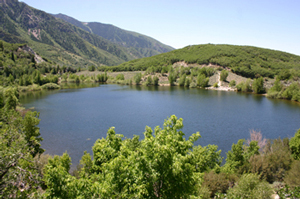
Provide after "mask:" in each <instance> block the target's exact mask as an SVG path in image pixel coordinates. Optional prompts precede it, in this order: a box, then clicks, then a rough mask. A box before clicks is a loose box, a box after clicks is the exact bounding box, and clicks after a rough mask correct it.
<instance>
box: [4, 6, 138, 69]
mask: <svg viewBox="0 0 300 199" xmlns="http://www.w3.org/2000/svg"><path fill="white" fill-rule="evenodd" d="M0 10H1V12H0V39H2V40H4V41H6V42H11V43H12V42H16V43H27V44H28V45H29V46H31V47H32V49H33V50H34V51H35V52H37V53H38V54H39V55H41V56H42V57H43V56H44V57H47V59H50V60H52V61H54V62H56V63H57V64H60V65H67V66H74V67H87V66H89V65H95V66H101V65H108V66H112V65H118V64H121V63H123V62H126V61H129V60H133V59H136V58H138V56H136V55H134V54H132V53H131V52H130V50H128V48H126V47H125V46H120V45H118V44H115V43H113V42H111V41H109V40H107V39H105V38H103V37H100V36H98V35H96V34H92V33H90V32H88V31H85V30H84V29H82V28H79V27H77V26H74V25H72V24H70V23H67V22H65V21H63V20H61V19H58V18H56V17H54V16H52V15H51V14H48V13H46V12H43V11H41V10H37V9H35V8H32V7H30V6H28V5H27V4H25V3H23V2H18V0H0Z"/></svg>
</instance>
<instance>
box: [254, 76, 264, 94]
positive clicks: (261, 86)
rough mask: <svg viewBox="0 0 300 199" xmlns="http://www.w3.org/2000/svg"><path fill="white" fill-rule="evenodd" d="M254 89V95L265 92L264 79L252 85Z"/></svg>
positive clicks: (257, 80) (255, 81) (256, 80)
mask: <svg viewBox="0 0 300 199" xmlns="http://www.w3.org/2000/svg"><path fill="white" fill-rule="evenodd" d="M252 89H253V92H254V93H263V92H265V88H264V79H263V78H262V77H260V78H257V79H255V80H254V81H253V84H252Z"/></svg>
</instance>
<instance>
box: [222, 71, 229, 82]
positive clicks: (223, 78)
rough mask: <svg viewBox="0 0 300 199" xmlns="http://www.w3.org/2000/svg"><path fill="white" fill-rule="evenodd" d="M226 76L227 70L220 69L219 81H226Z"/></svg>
mask: <svg viewBox="0 0 300 199" xmlns="http://www.w3.org/2000/svg"><path fill="white" fill-rule="evenodd" d="M227 77H228V71H227V70H222V71H221V74H220V80H221V81H226V79H227Z"/></svg>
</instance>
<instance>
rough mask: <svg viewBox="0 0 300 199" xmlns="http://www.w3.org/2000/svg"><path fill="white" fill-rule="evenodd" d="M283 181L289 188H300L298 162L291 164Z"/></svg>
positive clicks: (299, 165) (299, 161) (299, 166)
mask: <svg viewBox="0 0 300 199" xmlns="http://www.w3.org/2000/svg"><path fill="white" fill-rule="evenodd" d="M284 181H285V182H286V184H288V185H289V186H291V187H297V186H300V160H296V161H294V162H293V164H292V166H291V169H290V170H289V171H288V172H287V174H286V176H285V177H284Z"/></svg>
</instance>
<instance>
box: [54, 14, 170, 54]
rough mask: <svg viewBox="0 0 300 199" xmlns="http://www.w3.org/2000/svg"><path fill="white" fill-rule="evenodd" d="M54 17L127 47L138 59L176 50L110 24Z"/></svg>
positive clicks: (60, 16) (65, 16) (59, 16)
mask: <svg viewBox="0 0 300 199" xmlns="http://www.w3.org/2000/svg"><path fill="white" fill-rule="evenodd" d="M54 16H55V17H57V18H60V19H63V20H64V21H67V22H69V23H71V24H73V25H75V26H77V27H79V28H82V29H83V30H86V31H89V32H90V33H94V34H96V35H99V36H101V37H103V38H105V39H107V40H109V41H111V42H113V43H115V44H118V45H120V46H124V47H126V48H127V50H128V52H130V53H131V54H133V55H134V56H136V58H142V57H150V56H153V55H157V54H160V53H165V52H169V51H171V50H174V48H172V47H170V46H167V45H165V44H162V43H161V42H159V41H157V40H155V39H153V38H151V37H148V36H145V35H142V34H139V33H136V32H131V31H127V30H123V29H121V28H118V27H116V26H113V25H110V24H103V23H99V22H88V23H84V22H80V21H78V20H76V19H74V18H72V17H69V16H67V15H64V14H57V15H54Z"/></svg>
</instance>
